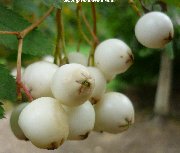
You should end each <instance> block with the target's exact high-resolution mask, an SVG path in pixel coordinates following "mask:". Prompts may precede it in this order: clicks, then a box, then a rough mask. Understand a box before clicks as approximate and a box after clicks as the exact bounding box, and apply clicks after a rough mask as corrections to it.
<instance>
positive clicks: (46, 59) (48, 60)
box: [42, 55, 54, 63]
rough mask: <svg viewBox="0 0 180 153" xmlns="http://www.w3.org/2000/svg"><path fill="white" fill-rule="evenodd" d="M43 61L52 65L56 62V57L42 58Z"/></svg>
mask: <svg viewBox="0 0 180 153" xmlns="http://www.w3.org/2000/svg"><path fill="white" fill-rule="evenodd" d="M42 60H43V61H46V62H50V63H53V62H54V57H53V56H51V55H46V56H44V57H43V58H42Z"/></svg>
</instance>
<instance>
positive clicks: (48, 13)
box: [20, 6, 54, 38]
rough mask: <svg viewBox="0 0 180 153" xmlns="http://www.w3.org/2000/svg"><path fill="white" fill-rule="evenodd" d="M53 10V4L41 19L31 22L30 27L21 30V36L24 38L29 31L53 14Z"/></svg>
mask: <svg viewBox="0 0 180 153" xmlns="http://www.w3.org/2000/svg"><path fill="white" fill-rule="evenodd" d="M53 10H54V6H51V7H50V9H49V10H48V11H47V12H46V13H45V14H44V15H43V16H42V17H41V18H40V19H39V20H37V21H36V22H34V23H33V24H31V25H30V26H29V27H27V28H25V29H24V30H23V31H21V32H20V36H21V37H22V38H24V37H25V36H26V35H27V34H28V33H29V32H31V31H32V30H34V29H35V28H36V27H38V26H39V25H40V24H41V23H42V22H43V21H44V20H45V19H46V18H47V17H48V16H49V15H50V14H51V12H52V11H53Z"/></svg>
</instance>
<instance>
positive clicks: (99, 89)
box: [88, 67, 106, 104]
mask: <svg viewBox="0 0 180 153" xmlns="http://www.w3.org/2000/svg"><path fill="white" fill-rule="evenodd" d="M88 70H89V72H90V74H91V76H92V77H93V78H94V80H95V87H94V90H93V93H92V95H91V97H90V101H91V103H92V104H95V103H97V102H98V101H99V100H100V99H101V97H102V95H103V94H104V92H105V90H106V79H105V77H104V75H103V74H102V72H101V71H100V70H99V69H98V68H96V67H88Z"/></svg>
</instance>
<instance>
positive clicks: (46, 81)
mask: <svg viewBox="0 0 180 153" xmlns="http://www.w3.org/2000/svg"><path fill="white" fill-rule="evenodd" d="M57 69H58V66H57V65H55V64H53V63H49V62H45V61H40V62H36V63H33V64H31V65H29V66H28V67H27V68H26V69H25V71H24V75H23V83H24V84H25V86H26V87H27V89H28V90H29V91H30V93H31V95H32V97H33V98H35V99H36V98H40V97H52V92H51V88H50V84H51V80H52V77H53V75H54V73H55V72H56V70H57Z"/></svg>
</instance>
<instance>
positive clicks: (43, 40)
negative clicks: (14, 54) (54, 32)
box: [0, 5, 54, 56]
mask: <svg viewBox="0 0 180 153" xmlns="http://www.w3.org/2000/svg"><path fill="white" fill-rule="evenodd" d="M29 25H30V23H29V22H28V21H26V20H25V19H24V18H23V17H22V16H20V15H18V14H17V13H16V12H14V11H13V10H10V9H7V8H5V7H3V6H2V5H0V31H21V30H23V29H25V28H26V27H28V26H29ZM0 44H2V45H4V46H5V47H7V48H9V49H12V50H17V46H18V41H17V38H16V37H15V36H12V35H0ZM53 47H54V46H53V42H52V40H50V38H49V37H47V36H46V35H45V34H43V33H42V32H40V31H39V30H37V29H36V30H33V31H32V32H30V33H29V34H28V35H27V36H26V37H25V38H24V44H23V53H25V54H29V55H34V56H42V55H46V54H51V52H52V50H53V49H54V48H53Z"/></svg>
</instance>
